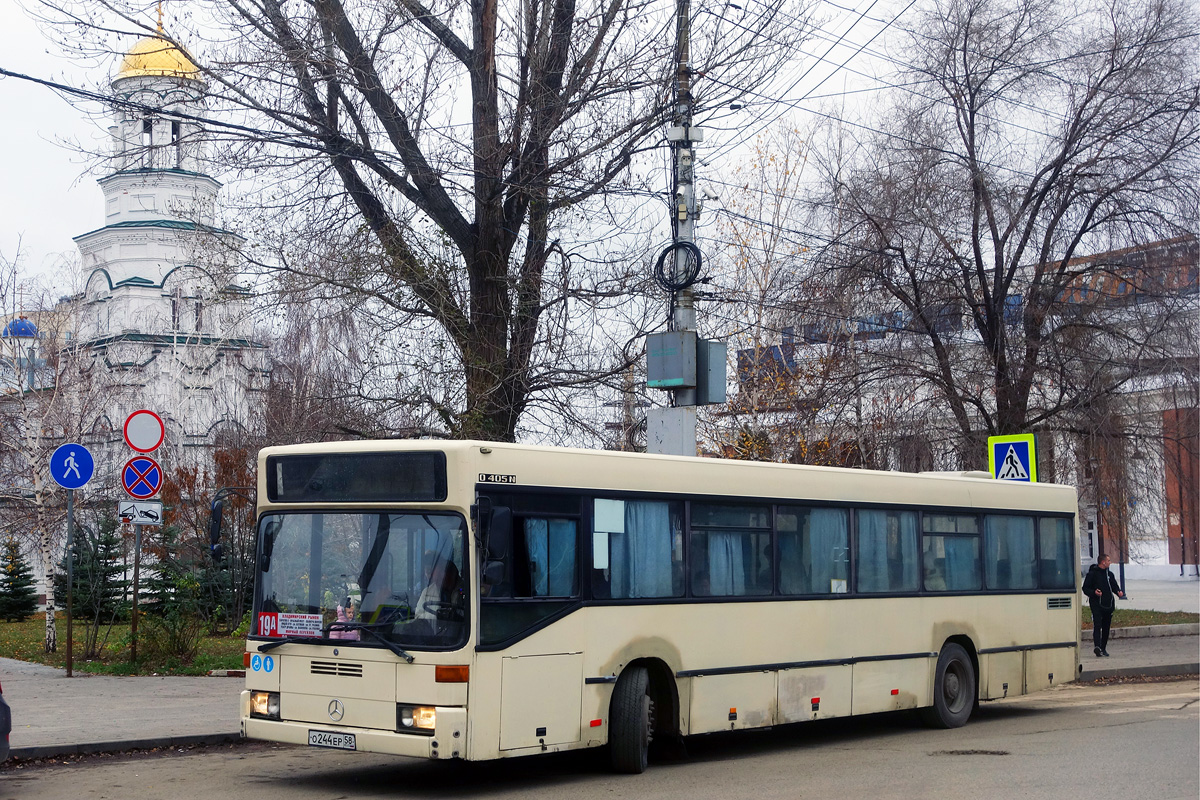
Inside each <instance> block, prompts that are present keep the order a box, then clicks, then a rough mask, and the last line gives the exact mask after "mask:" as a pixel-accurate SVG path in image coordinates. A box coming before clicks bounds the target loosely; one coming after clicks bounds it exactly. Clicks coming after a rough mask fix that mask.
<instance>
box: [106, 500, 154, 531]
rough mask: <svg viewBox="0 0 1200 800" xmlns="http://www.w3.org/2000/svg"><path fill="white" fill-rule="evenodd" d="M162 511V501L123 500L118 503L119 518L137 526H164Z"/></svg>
mask: <svg viewBox="0 0 1200 800" xmlns="http://www.w3.org/2000/svg"><path fill="white" fill-rule="evenodd" d="M162 509H163V504H162V501H160V500H122V501H121V502H119V503H117V517H118V518H119V519H120V520H121V522H132V523H135V524H137V525H162V517H163V514H162Z"/></svg>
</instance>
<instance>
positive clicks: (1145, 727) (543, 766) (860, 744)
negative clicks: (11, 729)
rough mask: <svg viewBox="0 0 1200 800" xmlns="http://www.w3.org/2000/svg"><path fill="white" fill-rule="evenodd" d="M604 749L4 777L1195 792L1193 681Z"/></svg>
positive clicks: (9, 780) (135, 766) (577, 798)
mask: <svg viewBox="0 0 1200 800" xmlns="http://www.w3.org/2000/svg"><path fill="white" fill-rule="evenodd" d="M602 756H603V754H602V753H572V754H563V755H551V756H545V757H541V758H538V757H534V758H524V759H519V760H511V761H499V762H491V763H486V762H485V763H470V764H468V763H458V762H439V763H431V762H426V761H416V760H410V759H395V758H386V757H380V756H374V755H366V754H353V753H350V754H341V753H334V752H329V751H317V750H309V749H305V748H292V747H273V746H270V745H262V744H248V745H238V746H226V747H218V748H213V749H209V750H205V749H197V750H193V751H188V752H171V753H161V752H160V753H151V754H144V755H140V756H121V757H116V758H113V757H105V758H100V757H93V758H88V759H83V760H81V761H79V762H77V763H68V764H44V763H43V764H34V765H30V766H26V767H24V768H23V769H13V768H11V767H10V768H6V769H5V770H4V771H3V772H0V800H7V798H21V800H40V799H41V798H64V800H65V799H66V798H71V800H77V799H78V798H113V799H114V800H115V799H116V798H121V799H122V800H124V799H125V798H137V799H138V800H156V799H157V798H170V800H178V799H179V798H247V800H276V798H278V799H279V800H283V799H284V798H287V799H288V800H303V799H305V798H360V797H370V798H375V797H388V798H401V799H403V798H447V799H449V798H467V797H482V798H508V797H513V798H516V797H520V798H543V797H544V798H554V800H559V798H562V797H563V796H564V795H567V794H569V795H570V796H571V800H600V799H601V798H603V799H604V800H617V799H618V798H635V799H636V800H645V798H680V800H700V799H701V798H720V799H721V800H728V798H731V797H732V798H741V797H753V798H755V800H772V799H773V798H780V799H781V800H782V799H784V798H786V799H787V800H795V798H829V797H837V798H845V799H847V800H853V799H854V798H872V800H876V799H879V800H890V799H891V798H895V799H896V800H913V798H956V800H957V799H959V798H963V797H1012V798H1020V800H1041V798H1046V800H1050V799H1051V798H1053V800H1070V799H1071V798H1081V799H1082V798H1088V800H1091V798H1095V797H1125V798H1137V797H1153V798H1155V800H1195V799H1196V798H1197V797H1198V796H1200V683H1198V682H1197V680H1196V679H1194V678H1193V679H1188V680H1181V681H1170V682H1160V683H1137V684H1117V685H1109V686H1092V685H1084V686H1075V685H1068V686H1063V687H1059V688H1056V689H1051V690H1049V691H1046V692H1042V693H1040V694H1037V695H1033V696H1031V697H1024V698H1014V699H1011V700H1006V701H1000V702H996V703H987V704H985V705H984V706H983V707H982V708H981V709H980V711H979V712H978V714H977V715H976V717H975V718H974V719H972V721H971V723H970V724H968V725H967V727H965V728H962V729H959V730H955V731H932V730H926V729H924V728H921V727H920V726H919V723H917V722H916V721H915V720H914V719H913V718H912V717H910V716H907V715H894V716H880V717H871V718H865V719H860V720H849V721H839V722H833V723H816V724H810V725H801V726H794V727H789V728H784V729H777V730H774V731H762V732H749V733H741V734H721V735H715V736H707V737H696V738H693V739H691V740H689V741H688V753H687V757H686V759H684V760H678V761H675V762H672V763H667V764H657V765H652V766H651V768H650V770H649V771H648V772H646V773H645V774H644V775H640V776H616V775H612V774H609V773H608V772H607V770H606V768H605V766H604V763H603V760H602Z"/></svg>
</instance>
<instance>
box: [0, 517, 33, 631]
mask: <svg viewBox="0 0 1200 800" xmlns="http://www.w3.org/2000/svg"><path fill="white" fill-rule="evenodd" d="M0 559H2V560H0V618H3V619H4V620H5V621H7V622H24V621H25V620H26V619H28V618H29V617H31V616H33V615H34V613H36V612H37V590H36V588H35V586H34V582H33V568H32V567H30V566H29V562H28V561H26V560H25V556H23V555H22V554H21V546H20V544H18V543H17V540H16V539H14V538H13V537H11V536H10V537H8V539H6V540H5V541H4V555H3V556H2V557H0Z"/></svg>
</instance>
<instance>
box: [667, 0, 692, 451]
mask: <svg viewBox="0 0 1200 800" xmlns="http://www.w3.org/2000/svg"><path fill="white" fill-rule="evenodd" d="M690 17H691V0H679V4H678V29H677V31H676V35H677V40H678V44H677V46H678V52H679V58H678V62H677V64H676V69H675V125H676V127H679V128H682V129H683V131H684V136H683V139H681V140H680V141H678V142H676V143H675V198H674V205H673V207H672V209H671V210H672V213H673V214H674V215H675V216H674V220H673V224H674V228H675V237H674V238H675V241H676V242H677V243H680V242H682V243H687V244H694V243H695V241H696V184H695V164H696V149H695V148H694V147H693V146H692V141H691V134H690V131H691V130H692V72H691V19H690ZM687 262H688V253H687V251H686V250H685V249H684V248H678V249H676V251H675V275H674V277H675V279H676V280H682V279H683V277H684V276H685V275H686V273H687ZM671 327H672V329H674V330H677V331H694V330H696V297H695V293H694V292H693V291H692V289H691V287H688V288H687V289H684V290H682V291H680V292H677V293H676V294H675V297H674V304H673V306H672V308H671ZM672 394H673V395H674V401H675V402H674V405H675V406H676V407H679V406H694V405H696V390H695V389H676V390H674V392H672ZM691 438H692V443H693V445H694V444H695V438H696V437H695V428H694V427H693V429H692V437H691ZM694 451H695V448H694V447H693V453H694Z"/></svg>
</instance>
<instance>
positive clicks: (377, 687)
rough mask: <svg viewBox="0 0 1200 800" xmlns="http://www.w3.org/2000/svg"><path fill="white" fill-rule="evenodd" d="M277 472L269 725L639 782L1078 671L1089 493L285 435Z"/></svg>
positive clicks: (261, 555) (255, 614) (259, 722)
mask: <svg viewBox="0 0 1200 800" xmlns="http://www.w3.org/2000/svg"><path fill="white" fill-rule="evenodd" d="M257 489H258V503H257V514H258V541H257V570H256V575H257V580H256V584H255V591H254V602H253V610H252V623H253V624H252V627H251V631H250V634H249V637H248V640H247V651H246V656H245V659H246V667H247V669H246V687H245V691H243V692H242V694H241V727H242V733H243V735H244V736H245V737H247V738H250V739H260V740H266V741H274V742H290V743H294V744H301V745H311V746H313V747H318V748H334V749H341V750H358V751H369V752H375V753H391V754H396V755H405V756H416V757H422V758H429V759H470V760H483V759H498V758H508V757H515V756H524V755H530V754H535V753H546V752H558V751H565V750H575V749H580V748H592V747H604V746H606V747H608V749H609V757H610V759H611V762H612V766H613V768H614V769H615V770H616V771H618V772H626V773H637V772H641V771H643V770H644V769H645V768H646V766H647V763H648V758H649V754H650V752H651V749H650V745H651V743H652V742H655V741H658V742H660V743H661V742H668V743H669V742H671V741H673V740H674V741H678V740H680V739H681V737H684V736H688V735H694V734H704V733H711V732H717V731H729V730H739V729H744V728H764V727H770V726H775V725H784V724H789V723H801V722H806V721H812V720H823V719H831V718H835V717H847V716H853V715H860V714H875V713H879V712H888V711H899V710H905V709H916V710H919V712H920V714H921V716H923V717H924V719H925V721H926V722H927V723H929V724H931V725H933V726H936V727H942V728H954V727H958V726H961V725H963V724H965V723H966V722H967V720H968V718H969V717H970V716H971V713H972V711H973V710H974V709H975V707H976V705H977V704H978V703H979V702H980V701H986V700H992V699H997V698H1004V697H1012V696H1016V695H1022V694H1025V693H1028V692H1033V691H1037V690H1040V689H1043V688H1046V687H1050V686H1053V685H1058V684H1061V683H1065V682H1069V681H1072V680H1074V679H1075V678H1076V677H1077V674H1078V671H1079V670H1080V664H1079V631H1080V609H1079V603H1078V602H1077V600H1076V599H1075V598H1077V597H1078V596H1079V586H1078V585H1077V583H1078V580H1079V571H1078V567H1077V561H1076V554H1077V552H1078V531H1077V523H1076V518H1077V501H1076V493H1075V491H1074V489H1072V488H1071V487H1068V486H1057V485H1050V484H1022V483H1013V482H1007V481H999V480H994V479H992V478H991V476H989V475H988V474H987V473H979V472H974V473H921V474H912V473H901V472H877V471H867V470H854V469H840V468H831V467H809V466H795V465H783V464H772V463H756V462H744V461H728V460H718V459H706V458H689V457H675V456H660V455H646V454H635V453H619V452H608V451H588V450H575V449H565V448H549V447H533V446H522V445H516V444H504V443H494V442H470V441H427V440H407V441H374V442H373V441H360V442H344V443H322V444H312V445H296V446H287V447H273V448H268V449H265V450H263V451H262V452H261V453H260V455H259V462H258V487H257ZM216 536H217V533H216V532H214V542H215V540H216Z"/></svg>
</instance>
